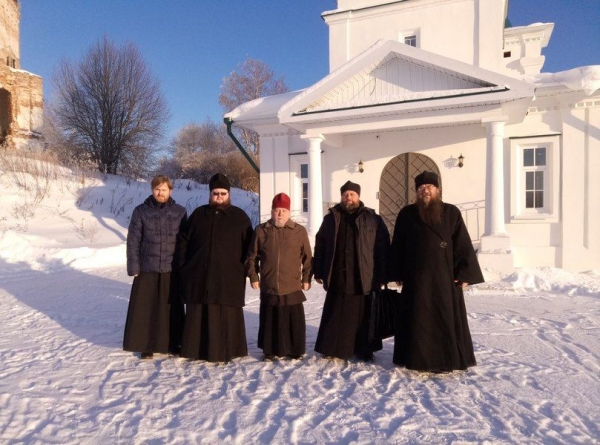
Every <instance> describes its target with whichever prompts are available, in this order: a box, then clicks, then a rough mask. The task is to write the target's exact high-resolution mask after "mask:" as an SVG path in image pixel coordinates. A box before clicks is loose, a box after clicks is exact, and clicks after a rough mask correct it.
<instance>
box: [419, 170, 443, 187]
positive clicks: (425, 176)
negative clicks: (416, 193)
mask: <svg viewBox="0 0 600 445" xmlns="http://www.w3.org/2000/svg"><path fill="white" fill-rule="evenodd" d="M423 184H431V185H435V186H436V187H438V188H439V187H440V182H439V180H438V175H436V174H435V173H433V172H423V173H421V174H420V175H418V176H417V177H415V188H416V189H418V188H419V187H421V186H422V185H423Z"/></svg>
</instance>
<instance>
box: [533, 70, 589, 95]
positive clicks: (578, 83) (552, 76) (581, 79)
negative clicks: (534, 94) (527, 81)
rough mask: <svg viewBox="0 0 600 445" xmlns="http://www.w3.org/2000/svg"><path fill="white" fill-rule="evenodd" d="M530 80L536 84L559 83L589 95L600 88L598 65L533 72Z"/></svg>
mask: <svg viewBox="0 0 600 445" xmlns="http://www.w3.org/2000/svg"><path fill="white" fill-rule="evenodd" d="M531 81H532V82H534V83H535V84H536V85H537V86H550V85H557V84H561V85H564V86H566V87H567V88H569V89H571V90H575V91H583V92H584V93H585V94H587V95H588V96H591V95H592V94H594V93H595V92H596V91H598V90H600V65H591V66H581V67H578V68H573V69H571V70H567V71H559V72H558V73H540V74H535V75H533V76H531Z"/></svg>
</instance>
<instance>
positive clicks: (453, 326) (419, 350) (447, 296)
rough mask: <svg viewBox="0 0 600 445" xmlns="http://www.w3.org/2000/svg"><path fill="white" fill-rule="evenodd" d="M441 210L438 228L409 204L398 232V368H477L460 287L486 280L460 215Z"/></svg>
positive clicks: (393, 262) (394, 267) (393, 264)
mask: <svg viewBox="0 0 600 445" xmlns="http://www.w3.org/2000/svg"><path fill="white" fill-rule="evenodd" d="M442 205H443V218H442V223H441V224H440V225H436V226H430V225H427V224H425V223H423V222H422V221H421V219H420V218H419V211H418V208H417V206H416V205H415V204H411V205H408V206H406V207H404V208H403V209H402V210H401V211H400V213H399V214H398V218H397V220H396V225H395V227H394V236H393V239H392V248H391V258H390V266H389V267H390V268H389V271H390V281H402V283H403V286H402V293H401V298H403V299H404V303H405V304H404V310H403V312H402V314H401V315H400V326H401V327H400V330H399V331H398V333H397V334H396V336H395V338H394V363H395V364H397V365H403V366H406V367H407V368H408V369H415V370H420V371H452V370H455V369H466V368H468V367H469V366H474V365H475V364H476V361H475V354H474V352H473V343H472V341H471V333H470V331H469V325H468V322H467V311H466V308H465V299H464V295H463V291H462V287H461V283H462V282H466V283H469V284H476V283H482V282H483V275H482V273H481V269H480V267H479V263H478V261H477V257H476V255H475V251H474V249H473V244H472V243H471V239H470V237H469V233H468V231H467V228H466V226H465V224H464V221H463V219H462V215H461V213H460V210H458V208H457V207H455V206H453V205H451V204H446V203H443V204H442ZM455 280H458V281H459V283H456V282H455Z"/></svg>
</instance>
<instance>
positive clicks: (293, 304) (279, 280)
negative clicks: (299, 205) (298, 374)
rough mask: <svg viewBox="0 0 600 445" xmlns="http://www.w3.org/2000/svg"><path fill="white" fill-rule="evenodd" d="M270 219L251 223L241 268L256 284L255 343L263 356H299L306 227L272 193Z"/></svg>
mask: <svg viewBox="0 0 600 445" xmlns="http://www.w3.org/2000/svg"><path fill="white" fill-rule="evenodd" d="M271 207H272V210H271V219H270V220H268V221H267V222H265V223H262V224H259V225H258V226H256V229H255V231H254V236H253V237H252V242H251V243H250V248H249V250H248V257H247V259H246V273H247V275H248V276H249V277H250V284H251V285H252V288H253V289H260V316H259V319H260V324H259V328H258V347H259V348H261V349H262V350H263V352H264V354H265V360H269V361H271V360H274V359H275V358H276V357H288V358H292V359H299V358H301V357H302V356H303V355H304V353H305V352H306V320H305V318H304V306H303V304H302V303H303V302H304V301H306V297H305V296H304V292H303V291H307V290H309V289H310V280H311V271H312V269H311V265H312V251H311V248H310V243H309V241H308V234H307V233H306V229H305V228H304V227H303V226H301V225H299V224H296V223H295V222H294V221H292V220H291V219H290V197H289V196H288V195H286V194H285V193H279V194H277V195H275V197H274V198H273V204H272V206H271Z"/></svg>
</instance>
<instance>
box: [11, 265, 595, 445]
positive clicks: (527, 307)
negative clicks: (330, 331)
mask: <svg viewBox="0 0 600 445" xmlns="http://www.w3.org/2000/svg"><path fill="white" fill-rule="evenodd" d="M536 273H537V272H535V271H532V272H530V274H527V273H524V274H521V275H518V274H515V275H514V276H512V277H509V278H508V279H505V280H504V281H497V282H492V283H490V284H485V285H482V286H480V287H478V288H475V289H472V290H470V291H469V292H468V293H467V297H466V299H467V311H468V313H469V322H470V326H471V331H472V334H473V340H474V343H475V352H476V357H477V360H478V362H479V365H478V366H477V367H474V368H472V369H470V370H469V371H467V372H456V373H452V374H443V375H434V374H426V373H417V372H410V371H407V370H405V369H401V368H397V367H394V366H393V365H392V348H393V342H392V340H386V341H385V342H384V350H383V351H381V352H378V353H376V361H375V362H374V363H362V362H359V361H354V360H351V361H348V362H344V361H335V360H326V359H322V358H320V356H319V355H318V354H316V353H314V352H313V351H312V348H313V346H314V341H315V339H316V333H317V328H318V323H319V319H320V315H321V310H322V305H323V300H324V295H325V294H324V292H323V290H322V289H321V286H319V285H317V284H314V287H313V289H312V290H311V291H309V292H308V300H309V301H308V302H307V303H306V304H305V309H306V314H307V325H308V326H307V342H308V344H307V348H308V351H309V353H308V355H307V356H306V357H305V358H304V359H303V360H302V361H289V360H282V361H276V362H273V363H266V362H263V361H262V355H261V351H260V350H259V349H258V348H257V347H256V334H257V330H258V293H257V292H256V291H253V290H251V289H250V288H249V286H248V291H247V307H246V308H245V316H246V325H247V335H248V343H249V352H250V356H248V357H245V358H243V359H236V360H234V361H233V362H231V363H228V364H226V365H214V364H208V363H205V362H190V361H187V360H185V359H180V358H172V357H168V356H166V355H157V356H155V357H156V358H155V359H154V360H152V361H141V360H139V359H138V358H137V357H136V356H134V355H133V354H131V353H127V352H123V351H121V341H122V333H123V325H124V322H125V315H126V311H127V303H128V298H129V290H130V283H131V279H130V278H129V277H127V276H126V275H125V272H124V267H118V268H117V267H105V268H98V269H81V268H80V269H79V270H78V269H75V268H72V267H67V266H64V265H63V264H62V263H60V262H58V263H56V264H54V263H50V264H47V265H45V266H44V267H41V268H39V270H34V269H32V268H31V267H30V266H29V265H28V264H27V263H25V262H21V263H18V262H17V263H8V262H6V261H5V260H2V259H0V442H1V443H27V444H36V443H39V444H47V443H57V444H58V443H60V444H81V443H87V444H107V443H111V444H118V443H123V444H125V443H148V444H149V443H169V444H188V443H239V444H248V443H281V444H287V443H302V444H308V443H342V444H349V443H360V444H363V443H364V444H367V443H369V444H370V443H381V444H384V443H385V444H387V443H409V444H413V443H414V444H419V443H439V444H448V443H465V442H478V443H482V442H486V441H488V442H489V443H494V444H503V443H507V444H508V443H519V444H523V443H532V444H533V443H544V444H553V443H556V444H559V443H569V444H589V443H598V439H599V438H600V429H599V427H598V425H599V424H600V346H599V345H600V342H599V341H598V338H599V337H600V305H599V302H600V279H598V278H597V277H593V276H592V277H587V276H584V278H585V279H584V278H582V279H581V280H580V281H575V282H573V279H574V278H573V277H579V275H576V274H567V273H565V277H557V276H556V273H557V272H555V271H554V272H553V271H551V270H550V271H545V272H542V273H541V276H536ZM558 273H562V272H560V271H559V272H558ZM544 274H554V275H549V276H545V275H544ZM552 279H554V280H555V282H554V284H552ZM575 279H577V278H575ZM542 283H550V284H549V286H548V287H549V288H548V289H546V288H545V287H544V286H543V285H542Z"/></svg>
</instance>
